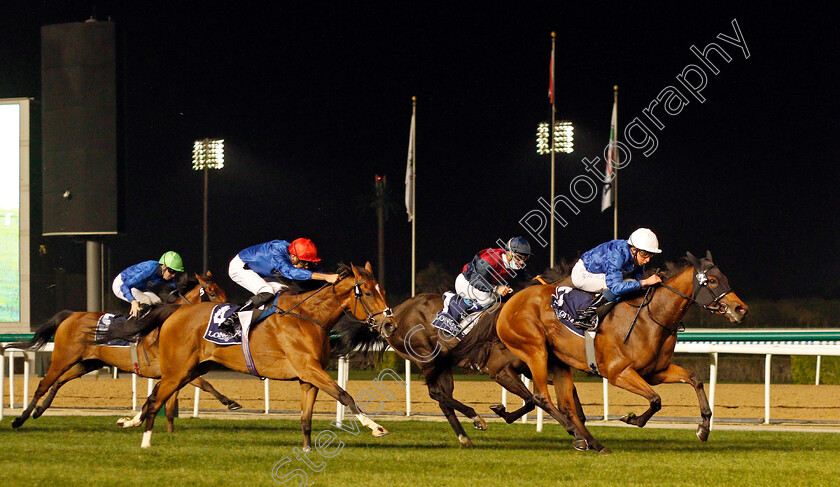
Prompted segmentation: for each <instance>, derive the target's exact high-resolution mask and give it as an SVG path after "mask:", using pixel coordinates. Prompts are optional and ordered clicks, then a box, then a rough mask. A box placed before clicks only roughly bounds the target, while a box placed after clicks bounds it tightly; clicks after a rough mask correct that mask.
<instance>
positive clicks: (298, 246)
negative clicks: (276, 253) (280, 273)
mask: <svg viewBox="0 0 840 487" xmlns="http://www.w3.org/2000/svg"><path fill="white" fill-rule="evenodd" d="M289 253H290V254H292V255H294V256H295V257H297V258H298V259H300V260H305V261H306V262H320V261H321V259H320V258H319V257H318V249H316V248H315V244H314V243H312V240H309V239H308V238H296V239H294V240H292V243H290V244H289Z"/></svg>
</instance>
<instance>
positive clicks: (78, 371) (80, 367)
mask: <svg viewBox="0 0 840 487" xmlns="http://www.w3.org/2000/svg"><path fill="white" fill-rule="evenodd" d="M99 365H100V364H99V363H98V362H89V363H88V364H87V365H86V364H85V362H79V363H77V364H76V365H74V366H73V367H70V370H68V371H67V372H65V373H63V374H61V377H59V378H58V380H57V381H56V382H55V384H53V386H52V387H50V391H49V392H48V393H47V395H46V396H44V400H43V401H41V404H39V405H37V406H35V410H34V411H33V412H32V419H37V418H39V417H40V416H41V415H42V414H44V411H46V410H47V408H49V407H50V405H51V404H52V402H53V399H55V395H56V394H58V390H59V389H61V386H63V385H64V384H66V383H68V382H70V381H71V380H73V379H76V378H79V377H81V376H83V375H85V374H87V373H88V372H90V371H91V370H94V369H96V368H97V367H99Z"/></svg>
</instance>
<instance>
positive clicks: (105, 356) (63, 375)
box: [5, 271, 242, 432]
mask: <svg viewBox="0 0 840 487" xmlns="http://www.w3.org/2000/svg"><path fill="white" fill-rule="evenodd" d="M195 277H196V279H197V280H198V284H197V285H196V286H195V287H194V288H193V289H191V290H190V291H189V292H187V293H186V294H185V295H184V296H181V297H179V299H182V300H184V301H186V302H188V303H198V302H201V301H214V302H224V301H226V300H227V295H226V294H225V292H224V290H223V289H222V288H221V287H219V285H218V284H216V283H215V282H213V275H212V274H211V273H210V271H207V273H206V274H205V275H198V274H196V276H195ZM104 314H105V313H103V312H101V311H88V312H86V311H76V312H73V311H68V310H64V311H60V312H58V313H57V314H56V315H54V316H53V317H52V318H50V319H49V320H48V321H47V322H46V323H44V324H43V325H41V326H40V327H39V328H38V329H37V330H36V331H35V335H34V337H33V338H32V339H31V340H29V341H28V342H21V343H13V344H10V345H7V346H6V347H5V348H19V349H23V350H37V349H39V348H41V347H42V346H43V345H44V344H46V343H47V342H48V341H49V339H50V337H52V336H53V335H55V343H54V345H53V347H54V348H53V352H52V359H51V363H50V368H49V370H48V371H47V373H46V374H45V375H44V378H43V379H42V380H41V382H40V383H39V384H38V388H37V389H36V390H35V394H34V395H33V396H32V401H30V403H29V406H28V407H27V408H26V409H25V410H24V411H23V413H22V414H21V415H20V416H19V417H17V418H15V420H14V421H13V422H12V427H13V428H19V427H21V426H22V425H23V423H24V422H25V421H26V420H27V419H28V418H29V416H30V414H31V415H32V417H33V418H38V417H39V416H41V415H42V414H43V413H44V411H46V409H47V408H49V407H50V404H52V401H53V399H54V398H55V395H56V394H57V393H58V390H59V389H60V388H61V387H62V386H63V385H64V384H66V383H67V382H69V381H71V380H73V379H76V378H78V377H81V376H82V375H84V374H87V373H88V372H90V371H92V370H96V369H98V368H100V367H103V366H105V365H111V366H114V367H117V368H118V369H120V370H122V371H124V372H137V371H135V370H134V360H132V357H131V352H130V350H129V348H128V347H107V346H100V345H97V344H95V343H92V341H91V339H90V337H91V336H92V333H93V330H94V328H95V327H96V323H97V322H98V321H99V318H100V317H101V316H102V315H104ZM137 355H138V359H139V360H138V362H139V364H138V365H139V367H140V370H139V372H140V375H142V376H143V377H150V378H153V379H156V378H159V377H160V367H159V365H158V344H157V333H154V334H150V335H148V336H146V337H144V338H143V340H142V341H141V342H140V343H138V346H137ZM193 385H194V386H196V387H198V388H200V389H201V390H203V391H206V392H208V393H210V394H212V395H213V397H215V398H216V399H218V400H219V401H220V402H221V403H222V404H224V405H225V406H227V407H228V408H229V409H232V410H235V409H240V408H241V407H242V406H240V405H239V404H238V403H236V402H235V401H233V400H231V399H229V398H228V397H226V396H224V395H222V394H221V393H219V391H217V390H216V389H214V388H213V386H211V385H210V383H208V382H207V381H206V380H204V379H202V378H201V377H197V378H196V379H195V380H194V381H193ZM48 390H49V393H47V391H48ZM44 394H46V396H45V397H44V400H43V401H42V402H41V404H40V405H38V401H39V400H40V399H41V397H42V396H44ZM176 399H177V395H173V397H172V399H171V400H170V402H168V403H167V408H166V421H167V430H168V431H169V432H172V431H173V428H174V418H175V409H176V408H175V400H176ZM119 424H122V423H119Z"/></svg>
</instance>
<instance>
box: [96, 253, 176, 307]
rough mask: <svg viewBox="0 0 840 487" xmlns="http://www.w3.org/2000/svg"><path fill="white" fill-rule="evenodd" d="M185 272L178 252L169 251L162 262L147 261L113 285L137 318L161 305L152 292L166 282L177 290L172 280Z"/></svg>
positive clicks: (123, 274)
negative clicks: (152, 289) (155, 287)
mask: <svg viewBox="0 0 840 487" xmlns="http://www.w3.org/2000/svg"><path fill="white" fill-rule="evenodd" d="M179 272H184V262H183V260H181V256H180V255H178V252H173V251H171V250H170V251H169V252H166V253H165V254H163V256H161V258H160V260H158V261H154V260H147V261H145V262H141V263H139V264H135V265H133V266H131V267H129V268H128V269H126V270H124V271H122V272H120V273H119V275H118V276H117V277H116V278H115V279H114V283H113V284H112V285H111V289H112V290H113V291H114V294H115V295H116V296H117V297H118V298H120V299H122V300H123V301H127V302H128V303H129V304H131V311H130V312H129V315H130V316H131V317H134V318H136V317H137V316H138V315H140V313H141V311H142V310H145V309H149V308H151V307H152V306H156V305H159V304H161V300H160V297H158V295H157V294H155V293H154V292H152V291H151V290H150V288H151V287H153V286H155V285H157V284H160V283H162V282H164V281H166V282H167V285H169V286H171V287H172V289H173V290H174V289H176V287H175V283H174V282H172V280H173V279H174V278H175V276H177V275H178V273H179Z"/></svg>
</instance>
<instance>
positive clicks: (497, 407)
mask: <svg viewBox="0 0 840 487" xmlns="http://www.w3.org/2000/svg"><path fill="white" fill-rule="evenodd" d="M490 377H491V378H492V379H493V380H494V381H496V382H498V383H499V384H500V385H501V386H502V387H504V388H505V389H507V390H508V391H510V392H512V393H513V394H516V395H517V396H519V397H521V398H522V399H524V400H525V404H523V405H522V407H521V408H519V409H517V410H516V411H513V412H510V413H509V412H507V411H506V410H505V407H504V406H503V405H502V404H494V405H492V406H490V409H491V410H493V412H494V413H496V414H498V415H499V416H501V417H502V418H503V419H504V420H505V422H507V424H511V423H513V422H514V421H516V420H517V419H519V418H521V417H522V416H524V415H526V414H528V413H530V412H531V411H533V410H534V408H535V407H536V404H535V402H534V395H533V394H532V393H531V391H530V389H528V388H527V387H525V384H524V383H522V380H520V379H519V375H518V374H517V373H516V372H515V371H513V369H511V368H510V367H504V368H503V369H501V370H499V371H498V372H497V373H496V374H491V375H490Z"/></svg>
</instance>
